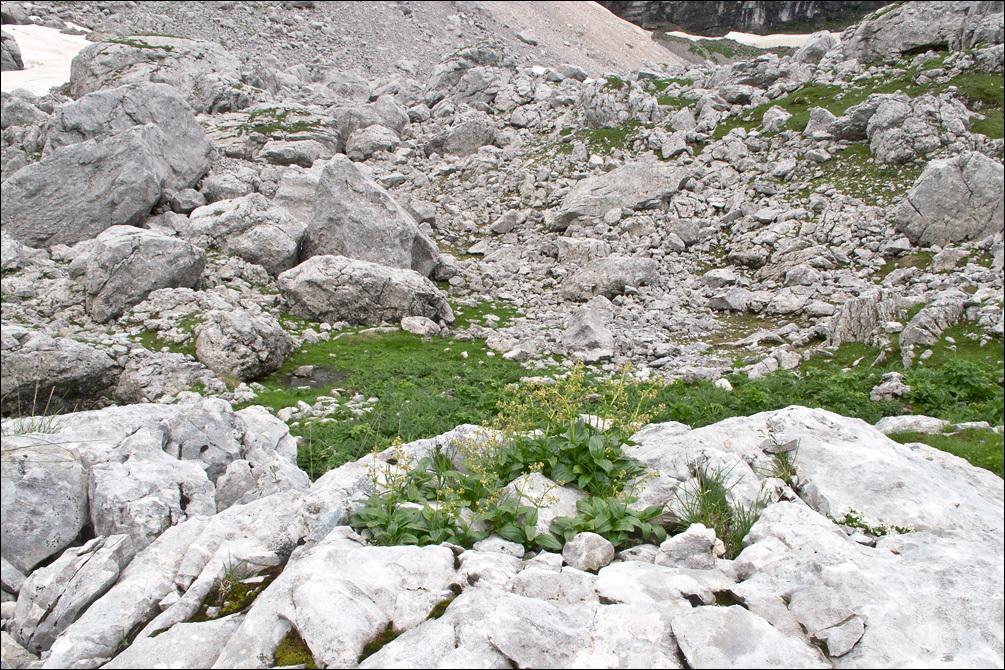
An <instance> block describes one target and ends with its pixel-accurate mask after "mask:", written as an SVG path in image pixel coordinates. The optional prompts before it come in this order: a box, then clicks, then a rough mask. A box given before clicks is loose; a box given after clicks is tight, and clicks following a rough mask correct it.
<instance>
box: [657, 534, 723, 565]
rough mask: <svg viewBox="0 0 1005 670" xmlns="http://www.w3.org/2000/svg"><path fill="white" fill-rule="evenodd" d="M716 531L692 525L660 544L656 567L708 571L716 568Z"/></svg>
mask: <svg viewBox="0 0 1005 670" xmlns="http://www.w3.org/2000/svg"><path fill="white" fill-rule="evenodd" d="M714 547H715V530H713V529H712V528H706V527H705V526H703V525H702V524H700V523H695V524H691V525H690V526H688V529H687V530H685V531H684V532H683V533H681V534H679V535H674V536H673V537H668V538H667V539H666V540H664V541H663V543H662V544H660V551H659V553H658V554H656V565H666V566H669V567H673V568H689V569H693V570H707V569H710V568H714V567H715V555H714V554H713V551H714Z"/></svg>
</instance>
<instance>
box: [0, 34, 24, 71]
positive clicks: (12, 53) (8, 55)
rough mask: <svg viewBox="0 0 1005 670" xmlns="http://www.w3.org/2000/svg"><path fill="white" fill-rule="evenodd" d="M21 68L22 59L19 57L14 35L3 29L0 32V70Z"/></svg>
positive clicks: (19, 50) (19, 53) (18, 48)
mask: <svg viewBox="0 0 1005 670" xmlns="http://www.w3.org/2000/svg"><path fill="white" fill-rule="evenodd" d="M23 69H24V61H23V60H22V59H21V48H20V47H19V46H18V45H17V41H16V40H15V39H14V36H13V35H11V34H10V33H8V32H7V31H6V30H4V31H3V32H2V33H0V70H2V71H3V72H9V71H14V70H23Z"/></svg>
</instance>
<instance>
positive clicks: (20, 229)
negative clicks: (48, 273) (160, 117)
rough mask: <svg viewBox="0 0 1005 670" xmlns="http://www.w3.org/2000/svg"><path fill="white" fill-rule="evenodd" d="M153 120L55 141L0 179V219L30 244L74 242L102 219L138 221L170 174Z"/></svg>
mask: <svg viewBox="0 0 1005 670" xmlns="http://www.w3.org/2000/svg"><path fill="white" fill-rule="evenodd" d="M168 145H169V140H168V138H167V137H166V136H165V135H164V133H163V132H161V131H160V129H159V128H157V126H154V125H152V124H146V125H142V126H135V127H133V128H129V129H128V130H125V131H123V132H121V133H117V134H115V135H112V136H110V137H106V138H104V139H92V140H86V141H84V142H77V143H76V144H71V145H69V146H65V147H61V148H59V149H56V150H55V151H52V152H51V153H49V154H48V155H47V156H46V157H44V158H43V159H42V160H40V161H38V162H37V163H32V164H31V165H28V166H26V167H23V168H21V169H20V170H18V171H17V172H15V173H14V174H13V175H11V176H10V178H8V179H7V180H6V181H4V182H3V185H2V186H0V190H2V198H3V210H2V214H0V223H2V225H3V228H4V230H5V231H6V232H7V233H8V234H9V235H10V236H11V237H13V238H14V239H17V240H21V241H22V242H24V243H25V244H27V245H29V246H32V247H50V246H52V245H54V244H76V243H77V242H80V241H81V240H87V239H91V238H92V237H95V236H96V235H97V234H98V233H100V232H101V231H103V230H105V229H106V228H108V227H109V226H114V225H129V226H135V225H139V224H140V223H142V222H143V221H144V219H146V218H147V216H148V215H149V214H150V210H151V208H152V207H153V206H154V205H155V204H156V203H157V201H158V200H159V199H160V197H161V192H162V188H163V186H164V184H165V182H167V181H169V180H171V179H172V178H173V171H172V169H171V164H170V163H169V162H168V160H167V158H166V156H167V155H168V154H169V153H170V150H169V149H168Z"/></svg>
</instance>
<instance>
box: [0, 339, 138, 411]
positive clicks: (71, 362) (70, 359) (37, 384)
mask: <svg viewBox="0 0 1005 670" xmlns="http://www.w3.org/2000/svg"><path fill="white" fill-rule="evenodd" d="M2 333H3V335H2V338H0V341H2V351H3V373H2V375H0V388H2V391H0V395H2V396H3V404H4V405H5V407H7V408H10V409H11V410H12V411H13V410H16V412H17V413H18V414H21V415H33V414H38V415H41V414H43V412H44V410H45V408H46V407H47V406H48V407H49V408H50V409H49V411H55V410H56V409H59V408H63V409H68V408H72V407H73V406H74V405H75V404H77V403H80V402H83V403H85V404H91V403H94V402H95V401H96V400H98V399H99V398H100V397H102V396H104V395H106V394H108V393H109V392H110V391H111V390H112V389H113V388H114V387H115V384H116V380H117V378H118V375H119V372H120V371H121V370H120V368H119V367H118V365H117V364H116V362H115V361H114V360H113V359H112V358H111V357H110V356H109V355H108V354H107V353H105V352H103V351H99V350H98V349H96V348H94V347H93V346H91V345H88V344H85V343H83V342H77V341H76V340H74V339H71V338H68V337H56V338H53V337H49V336H48V335H46V334H45V333H43V332H42V331H39V330H34V329H31V328H25V327H24V326H18V325H14V324H9V323H6V322H4V324H3V329H2Z"/></svg>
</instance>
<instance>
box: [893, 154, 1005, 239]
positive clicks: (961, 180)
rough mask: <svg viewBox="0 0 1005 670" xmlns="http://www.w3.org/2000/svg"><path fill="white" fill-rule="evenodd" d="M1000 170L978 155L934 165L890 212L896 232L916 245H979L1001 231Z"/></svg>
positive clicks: (1004, 171) (1003, 183) (1002, 171)
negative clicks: (895, 225)
mask: <svg viewBox="0 0 1005 670" xmlns="http://www.w3.org/2000/svg"><path fill="white" fill-rule="evenodd" d="M1003 174H1005V169H1003V167H1002V164H1001V163H1000V162H999V161H996V160H993V159H991V158H988V157H987V156H985V155H984V154H981V153H977V152H967V153H964V154H962V155H960V156H956V157H955V158H949V159H945V160H934V161H931V162H930V163H929V164H928V165H927V166H925V171H924V172H922V173H921V176H920V177H919V178H918V181H916V182H915V183H914V186H913V187H912V188H911V190H910V191H909V192H908V194H907V197H906V198H905V199H904V200H903V202H901V203H900V204H899V205H898V206H897V207H896V208H895V209H894V211H893V220H894V221H895V222H896V224H897V228H898V229H899V230H900V231H901V232H903V233H904V234H905V235H907V237H908V238H909V239H910V240H911V242H912V243H914V244H916V245H920V246H928V245H932V244H938V245H945V244H947V243H949V242H962V241H964V240H981V239H983V238H985V237H987V236H988V235H992V234H994V233H1000V232H1002V228H1003V207H1005V205H1003V201H1002V192H1003V189H1005V176H1003Z"/></svg>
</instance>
